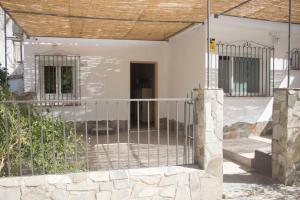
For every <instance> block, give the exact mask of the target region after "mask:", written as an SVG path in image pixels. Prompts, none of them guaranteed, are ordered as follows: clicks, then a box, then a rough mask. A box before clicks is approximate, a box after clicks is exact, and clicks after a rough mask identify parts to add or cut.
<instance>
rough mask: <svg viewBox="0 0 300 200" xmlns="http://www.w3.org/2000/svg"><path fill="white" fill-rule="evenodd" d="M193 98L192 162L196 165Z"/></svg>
mask: <svg viewBox="0 0 300 200" xmlns="http://www.w3.org/2000/svg"><path fill="white" fill-rule="evenodd" d="M192 98H193V96H191V103H192V111H191V112H192V135H193V148H192V161H193V163H195V130H194V129H195V127H194V123H193V122H194V120H195V119H194V102H193V99H192Z"/></svg>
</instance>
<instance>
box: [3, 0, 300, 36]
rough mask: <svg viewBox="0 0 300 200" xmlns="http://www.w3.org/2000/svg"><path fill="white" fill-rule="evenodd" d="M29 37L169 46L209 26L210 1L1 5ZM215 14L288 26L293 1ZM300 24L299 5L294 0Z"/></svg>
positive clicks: (219, 4) (232, 0) (252, 2)
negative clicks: (180, 34) (166, 42)
mask: <svg viewBox="0 0 300 200" xmlns="http://www.w3.org/2000/svg"><path fill="white" fill-rule="evenodd" d="M0 5H1V7H2V8H3V9H4V10H5V11H6V12H7V13H8V14H9V15H10V16H11V18H13V19H14V20H15V22H16V23H17V24H18V25H19V26H20V27H21V28H22V29H23V30H24V32H25V33H26V34H27V35H28V36H36V37H74V38H101V39H129V40H167V39H168V38H169V37H171V36H173V35H175V34H176V33H178V32H180V31H182V30H185V29H186V28H188V27H190V26H191V25H194V24H196V23H202V22H204V21H205V20H206V0H0ZM211 12H212V14H222V15H230V16H237V17H246V18H253V19H262V20H270V21H278V22H286V21H287V19H288V17H287V16H288V0H211ZM293 14H294V17H293V22H294V23H300V0H293Z"/></svg>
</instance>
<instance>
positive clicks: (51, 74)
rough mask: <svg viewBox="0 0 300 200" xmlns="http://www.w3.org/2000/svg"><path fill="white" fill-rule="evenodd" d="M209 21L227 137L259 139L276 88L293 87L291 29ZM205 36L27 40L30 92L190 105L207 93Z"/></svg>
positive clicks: (295, 43)
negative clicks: (201, 91)
mask: <svg viewBox="0 0 300 200" xmlns="http://www.w3.org/2000/svg"><path fill="white" fill-rule="evenodd" d="M211 19H212V20H211V38H212V39H214V43H213V42H212V46H211V60H210V61H211V62H210V67H209V69H210V70H209V78H210V87H214V88H217V87H223V88H224V87H225V88H226V91H225V93H227V95H226V97H225V106H224V110H225V112H224V113H225V115H224V126H227V129H228V134H229V136H228V137H235V136H230V132H231V131H230V130H231V129H233V130H236V129H238V127H239V126H243V131H244V132H246V133H241V134H245V135H246V136H247V135H249V134H250V133H254V134H260V133H261V131H263V129H264V128H265V127H266V126H267V123H268V122H269V121H270V118H271V115H272V95H273V93H272V91H273V88H276V87H285V86H286V83H287V80H286V79H287V77H286V71H287V50H288V46H287V45H288V26H287V24H286V23H281V22H270V21H264V20H256V19H247V18H239V17H230V16H223V15H220V16H218V17H215V18H214V17H211ZM206 31H207V26H206V23H204V24H196V25H193V26H190V27H189V28H187V29H185V30H183V31H181V32H180V33H178V34H175V35H174V36H172V37H169V38H168V39H167V40H166V41H143V40H110V39H79V38H63V37H62V38H56V37H34V36H33V37H29V38H26V37H24V41H23V52H24V56H23V61H22V65H20V66H22V67H23V68H24V74H23V75H24V83H22V84H24V92H33V93H35V94H36V98H37V99H41V100H43V99H46V100H50V99H56V100H59V99H102V98H126V99H130V98H183V97H186V96H187V95H190V93H191V90H192V89H193V88H197V87H202V88H203V87H206V86H207V79H208V76H207V74H208V68H207V67H206V64H207V58H206V52H207V51H206ZM291 39H292V42H291V44H292V47H291V48H292V49H297V48H300V26H299V25H293V26H292V34H291ZM221 44H223V49H222V48H221V47H222V45H221ZM218 47H219V48H218ZM234 47H235V50H233V49H234ZM226 48H227V49H226ZM230 48H231V49H230ZM238 49H239V50H238ZM254 50H255V51H254ZM250 51H251V52H250ZM229 54H230V55H229ZM298 55H299V54H298V51H295V53H294V57H295V59H294V60H293V61H294V63H295V65H297V66H298V64H299V56H298ZM1 56H2V60H3V54H1ZM237 58H239V59H237ZM249 59H250V60H249ZM224 62H227V63H228V64H227V65H228V66H227V69H228V70H229V68H230V70H229V71H228V70H227V71H226V66H225V65H226V64H224ZM230 63H231V64H230ZM244 64H245V65H249V66H250V67H249V66H246V67H243V66H242V65H244ZM221 65H222V66H223V65H224V68H223V67H220V66H221ZM229 65H230V66H229ZM10 66H11V67H9V68H10V69H9V71H10V72H12V71H14V70H13V67H15V65H14V66H13V65H10ZM251 66H252V68H253V69H254V70H252V71H251V70H250V69H251ZM137 68H140V71H139V72H138V71H137V70H138V69H137ZM142 68H143V69H142ZM221 68H222V69H221ZM233 69H235V70H233ZM147 70H148V71H147ZM149 70H150V71H149ZM222 70H223V71H222ZM224 70H225V71H224ZM249 70H250V71H249ZM255 70H256V71H255ZM248 72H249V74H248ZM273 72H274V73H273ZM136 73H138V74H143V73H144V74H145V73H146V74H147V75H144V76H143V75H140V77H136V76H135V75H134V74H136ZM299 73H300V70H292V71H291V87H299V86H300V82H299V80H298V79H297V77H299V76H300V74H299ZM222 74H223V75H222ZM224 74H227V75H224ZM248 79H249V80H248ZM224 80H225V81H224ZM141 81H144V82H141ZM249 81H250V82H249ZM135 82H136V83H135ZM19 84H20V85H22V84H21V83H19ZM134 84H136V86H134ZM143 84H144V85H143ZM247 85H248V86H247ZM136 87H141V88H143V87H144V88H148V90H147V89H144V90H143V92H142V91H138V90H137V88H136ZM251 87H252V88H251ZM91 115H94V114H93V112H91ZM162 115H164V114H162ZM124 118H125V116H124ZM227 129H226V130H227ZM225 132H226V131H225ZM225 134H226V133H225Z"/></svg>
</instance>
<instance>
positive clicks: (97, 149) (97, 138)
mask: <svg viewBox="0 0 300 200" xmlns="http://www.w3.org/2000/svg"><path fill="white" fill-rule="evenodd" d="M95 109H96V141H97V147H96V151H97V169H99V167H100V159H99V157H98V155H99V125H98V123H99V120H98V102H97V101H96V102H95Z"/></svg>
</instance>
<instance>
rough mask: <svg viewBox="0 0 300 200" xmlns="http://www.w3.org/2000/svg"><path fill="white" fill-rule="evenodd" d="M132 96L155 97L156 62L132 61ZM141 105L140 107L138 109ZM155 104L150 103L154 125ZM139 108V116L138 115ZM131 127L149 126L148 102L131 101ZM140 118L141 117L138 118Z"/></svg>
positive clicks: (150, 115) (151, 120)
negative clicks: (138, 125)
mask: <svg viewBox="0 0 300 200" xmlns="http://www.w3.org/2000/svg"><path fill="white" fill-rule="evenodd" d="M130 98H131V99H152V98H155V63H131V64H130ZM138 106H139V109H138ZM154 106H155V104H154V103H153V102H151V103H149V111H150V112H149V118H150V125H151V126H153V125H154ZM138 110H139V116H138ZM130 111H131V112H130V113H131V115H130V121H131V127H132V128H135V127H137V123H138V121H139V124H140V127H145V126H148V103H147V102H140V103H139V104H138V103H137V102H131V105H130ZM138 118H139V119H138Z"/></svg>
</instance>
